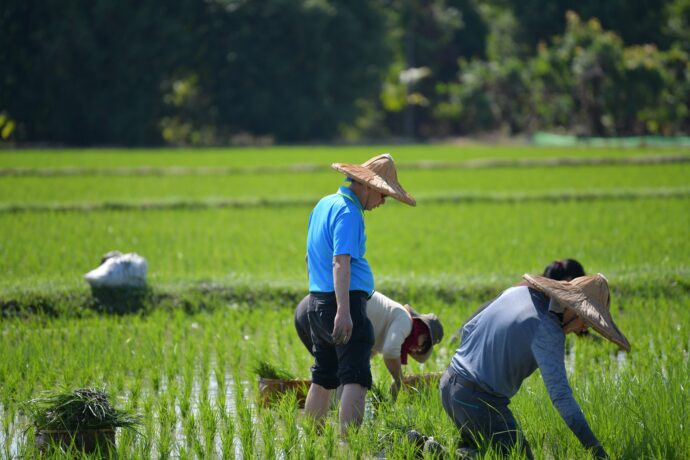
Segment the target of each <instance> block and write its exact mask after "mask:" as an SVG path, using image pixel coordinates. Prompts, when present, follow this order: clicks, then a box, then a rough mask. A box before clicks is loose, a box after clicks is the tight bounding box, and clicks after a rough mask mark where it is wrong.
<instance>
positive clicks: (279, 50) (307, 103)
mask: <svg viewBox="0 0 690 460" xmlns="http://www.w3.org/2000/svg"><path fill="white" fill-rule="evenodd" d="M688 24H690V2H688V0H663V1H661V2H651V1H639V2H633V3H630V2H624V1H611V2H599V1H593V0H592V1H583V2H570V1H565V0H562V1H557V2H553V1H545V0H530V1H524V2H523V1H517V0H492V1H489V2H479V1H477V0H375V1H365V0H297V1H295V0H210V1H200V0H179V1H176V2H173V3H165V4H161V3H160V2H154V1H151V0H143V1H139V2H131V1H125V2H121V1H120V2H116V1H113V0H99V1H96V2H93V1H85V0H66V1H64V2H59V3H56V2H47V3H46V2H39V1H37V0H9V1H6V2H3V4H2V6H1V7H0V30H2V34H0V68H1V69H2V75H1V76H0V141H3V140H4V141H7V140H9V141H16V142H18V143H22V142H47V143H50V144H68V145H103V144H108V145H147V144H149V145H150V144H161V143H169V144H173V145H210V144H227V143H254V144H263V143H272V142H296V141H313V140H334V139H345V140H361V139H366V138H372V137H378V138H383V137H388V136H405V137H418V138H434V137H439V136H453V135H464V134H470V133H477V132H480V131H495V130H501V131H502V132H504V133H524V132H528V133H529V132H533V131H536V130H552V131H554V130H555V131H560V132H569V133H574V134H579V135H596V136H621V135H640V134H659V135H674V134H687V133H688V132H689V131H690V111H689V110H688V106H689V105H690V66H689V64H688V53H689V52H690V36H689V35H688V30H690V27H688Z"/></svg>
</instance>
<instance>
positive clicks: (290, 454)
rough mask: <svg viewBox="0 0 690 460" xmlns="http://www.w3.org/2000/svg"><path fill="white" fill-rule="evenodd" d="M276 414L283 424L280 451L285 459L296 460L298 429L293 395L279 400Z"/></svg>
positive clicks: (295, 401) (297, 453) (295, 400)
mask: <svg viewBox="0 0 690 460" xmlns="http://www.w3.org/2000/svg"><path fill="white" fill-rule="evenodd" d="M277 412H278V414H279V416H280V419H281V420H282V422H283V436H282V439H281V441H280V450H281V452H282V453H283V455H284V456H285V457H286V458H298V456H299V428H298V426H297V399H296V398H295V394H294V393H288V394H287V395H286V396H285V397H284V398H282V399H281V400H280V402H279V403H278V410H277Z"/></svg>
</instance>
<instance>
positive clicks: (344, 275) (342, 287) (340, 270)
mask: <svg viewBox="0 0 690 460" xmlns="http://www.w3.org/2000/svg"><path fill="white" fill-rule="evenodd" d="M333 284H334V286H335V300H336V302H337V303H338V310H337V312H336V314H335V320H334V321H333V333H332V335H333V343H335V344H336V345H345V344H346V343H347V342H349V341H350V337H351V336H352V316H350V255H349V254H339V255H337V256H335V257H333Z"/></svg>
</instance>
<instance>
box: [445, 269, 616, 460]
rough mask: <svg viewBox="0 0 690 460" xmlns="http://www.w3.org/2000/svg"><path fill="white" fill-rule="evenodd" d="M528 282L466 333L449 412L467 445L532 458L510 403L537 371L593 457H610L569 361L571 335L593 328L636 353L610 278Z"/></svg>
mask: <svg viewBox="0 0 690 460" xmlns="http://www.w3.org/2000/svg"><path fill="white" fill-rule="evenodd" d="M525 279H526V280H527V282H528V286H519V287H513V288H510V289H508V290H506V291H504V292H503V293H502V294H501V295H500V296H499V297H498V298H497V299H496V300H494V301H493V302H492V303H491V304H490V305H489V306H488V307H486V308H485V309H484V310H482V311H481V312H480V313H479V314H477V315H476V316H475V317H473V318H472V319H471V320H470V321H468V322H467V324H465V326H464V327H463V329H462V342H461V344H460V347H459V348H458V349H457V351H456V352H455V355H454V356H453V359H452V361H451V363H450V366H449V367H448V369H447V370H446V372H445V374H444V375H443V377H442V379H441V384H440V386H441V399H442V402H443V407H444V409H445V411H446V413H447V414H448V415H449V416H450V417H451V419H453V421H454V422H455V424H456V425H457V426H458V428H460V430H461V433H462V437H463V441H464V442H465V443H469V444H473V445H475V446H480V445H481V444H482V442H481V441H482V440H483V441H491V442H492V443H493V444H494V445H495V446H497V447H498V448H499V449H501V450H502V451H503V452H504V453H510V451H511V449H513V448H515V446H517V448H521V447H522V448H524V449H525V451H526V454H527V456H528V457H529V458H532V453H531V451H530V449H529V446H528V445H527V443H526V442H525V440H524V437H523V436H522V433H521V431H520V430H519V428H518V427H517V423H516V421H515V418H514V417H513V414H512V413H511V411H510V409H508V404H509V403H510V398H512V397H513V395H515V393H517V391H518V390H519V389H520V385H521V384H522V381H523V380H524V379H526V378H527V377H528V376H529V375H531V374H532V373H533V372H534V371H535V370H536V369H537V367H538V368H539V369H540V370H541V375H542V378H543V380H544V384H545V385H546V389H547V390H548V393H549V396H550V398H551V401H552V402H553V404H554V406H555V407H556V409H557V410H558V412H559V414H560V415H561V417H562V418H563V420H564V421H565V422H566V424H567V425H568V427H569V428H570V429H571V430H572V432H573V433H574V434H575V435H576V436H577V438H578V439H579V440H580V442H581V443H582V445H583V446H584V447H586V448H588V449H592V453H593V454H594V455H595V456H597V457H606V451H605V450H604V449H603V447H602V446H601V444H600V443H599V441H598V439H597V438H596V436H595V435H594V433H593V432H592V430H591V429H590V427H589V425H588V424H587V420H586V419H585V417H584V415H583V413H582V411H581V410H580V407H579V405H578V404H577V401H576V400H575V398H574V397H573V394H572V390H571V388H570V385H569V384H568V378H567V375H566V371H565V363H564V355H565V334H567V333H570V332H582V331H584V330H586V329H587V328H588V327H589V326H592V327H594V328H595V329H596V330H597V331H598V332H599V333H601V334H602V335H603V336H604V337H606V338H608V339H609V340H611V341H613V342H615V343H617V344H619V345H620V346H621V347H623V348H624V349H626V350H629V349H630V345H629V343H628V341H627V339H626V338H625V337H624V336H623V334H622V333H620V331H619V330H618V328H617V327H616V325H615V324H614V323H613V320H612V319H611V316H610V314H609V312H608V308H609V292H608V284H607V282H606V279H605V278H604V277H603V276H601V275H597V276H585V277H581V278H576V279H575V280H573V281H572V282H567V281H553V280H547V279H546V278H542V277H538V276H534V277H531V276H529V275H525Z"/></svg>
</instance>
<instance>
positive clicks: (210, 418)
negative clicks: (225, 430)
mask: <svg viewBox="0 0 690 460" xmlns="http://www.w3.org/2000/svg"><path fill="white" fill-rule="evenodd" d="M199 412H200V416H201V428H202V432H203V440H204V447H205V449H204V457H205V458H210V457H213V456H215V440H216V434H217V432H218V419H217V418H216V412H215V411H214V410H213V407H212V405H211V403H210V401H208V400H205V401H202V402H200V403H199Z"/></svg>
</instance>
